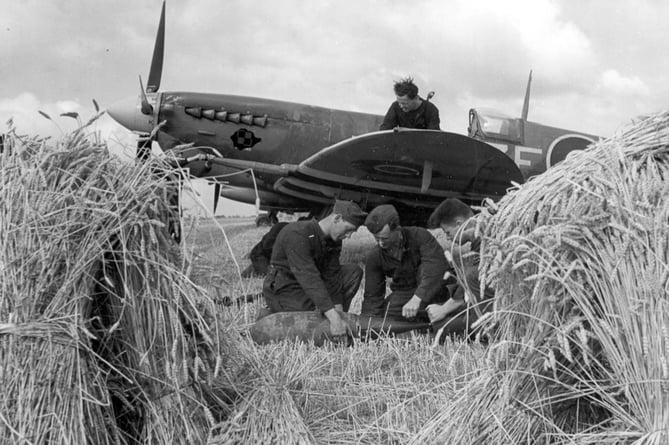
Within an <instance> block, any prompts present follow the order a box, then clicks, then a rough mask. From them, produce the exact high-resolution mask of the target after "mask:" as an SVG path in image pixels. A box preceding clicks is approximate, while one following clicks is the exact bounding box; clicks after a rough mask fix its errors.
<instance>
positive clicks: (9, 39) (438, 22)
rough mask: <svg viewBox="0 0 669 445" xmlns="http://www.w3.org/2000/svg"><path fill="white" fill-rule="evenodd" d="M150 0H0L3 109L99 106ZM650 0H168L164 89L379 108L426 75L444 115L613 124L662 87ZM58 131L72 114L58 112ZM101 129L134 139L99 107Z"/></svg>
mask: <svg viewBox="0 0 669 445" xmlns="http://www.w3.org/2000/svg"><path fill="white" fill-rule="evenodd" d="M161 4H162V1H161V0H113V1H112V0H109V1H101V0H49V1H44V0H20V1H16V0H14V1H9V0H0V11H1V12H0V33H2V34H1V37H0V121H1V122H0V124H2V129H1V130H0V131H3V130H4V127H5V125H4V122H5V121H7V120H8V119H9V118H10V117H13V119H14V123H15V125H16V126H17V128H18V130H19V132H22V133H28V134H40V135H51V134H57V133H58V131H59V130H58V129H57V128H56V126H55V125H54V124H53V123H51V122H49V121H47V120H46V119H44V118H43V117H41V116H40V115H39V114H38V112H37V110H43V111H45V112H47V113H48V114H50V115H51V116H53V117H55V116H58V115H59V114H60V113H62V112H66V111H77V112H78V113H80V114H81V115H82V116H84V117H89V116H92V115H93V114H94V108H93V104H92V101H91V99H93V98H95V99H96V100H97V101H98V103H99V104H100V106H101V107H103V108H104V107H106V106H108V105H111V104H112V103H114V102H115V101H117V100H120V99H123V98H126V97H129V96H136V95H137V94H138V93H139V82H138V76H139V75H141V76H142V78H143V79H144V80H145V81H146V78H147V76H148V70H149V65H150V63H151V54H152V51H153V44H154V40H155V33H156V29H157V25H158V20H159V16H160V7H161ZM668 22H669V2H664V1H661V0H649V1H644V0H634V1H632V0H629V1H627V0H624V1H620V0H591V1H588V0H571V1H568V0H527V1H514V0H476V1H471V0H466V1H457V0H453V1H452V0H412V1H399V0H371V1H365V0H336V1H335V0H333V1H320V0H273V1H269V0H253V1H250V0H245V1H242V0H226V1H220V0H179V1H176V0H173V1H168V2H167V10H166V47H165V63H164V69H163V76H162V83H161V87H160V89H161V91H168V90H181V91H202V92H212V93H229V94H238V95H246V96H256V97H267V98H273V99H282V100H288V101H292V102H301V103H308V104H312V105H320V106H325V107H331V108H339V109H347V110H355V111H364V112H370V113H377V114H383V113H385V111H386V109H387V108H388V105H389V104H390V102H391V101H392V100H393V97H394V96H393V93H392V84H393V81H394V80H397V79H399V78H401V77H404V76H412V77H414V79H415V81H416V83H417V84H418V86H419V88H420V92H421V94H422V95H424V94H426V93H427V92H428V91H430V90H433V91H435V92H436V95H435V96H434V98H433V99H432V101H433V102H434V103H435V104H436V105H437V106H438V107H439V109H440V114H441V120H442V129H443V130H446V131H451V132H455V133H466V129H467V112H468V110H469V108H472V107H487V108H495V109H498V110H500V111H503V112H505V113H507V114H509V115H512V116H519V115H520V111H521V108H522V101H523V95H524V91H525V84H526V82H527V76H528V73H529V71H530V69H532V70H533V71H534V74H533V83H532V99H531V102H530V112H529V120H531V121H535V122H540V123H544V124H548V125H552V126H558V127H565V128H569V129H572V130H579V131H584V132H588V133H592V134H597V135H601V136H610V135H611V134H613V132H615V131H616V129H619V128H620V127H621V126H624V125H626V124H628V123H629V122H630V121H631V120H632V119H633V118H635V117H637V116H639V115H643V114H648V113H654V112H658V111H662V110H663V109H665V108H666V106H667V102H668V99H669V82H668V81H667V74H666V73H668V72H669V57H667V53H668V52H667V50H666V45H667V42H669V38H668V37H669V27H668V26H667V23H668ZM56 121H57V123H58V126H59V127H60V128H62V129H63V131H67V130H68V129H71V128H73V127H74V124H75V122H74V121H73V120H72V119H67V118H60V119H56ZM97 128H98V130H99V131H100V132H101V133H102V134H103V136H105V137H108V138H110V139H113V140H116V141H120V142H121V143H123V144H125V143H130V144H132V145H134V143H132V138H133V137H134V136H132V135H130V134H128V133H127V132H126V131H125V130H123V129H122V128H120V127H119V126H118V125H117V124H115V123H114V122H113V121H111V120H110V119H108V118H105V119H101V120H100V121H99V123H98V124H97Z"/></svg>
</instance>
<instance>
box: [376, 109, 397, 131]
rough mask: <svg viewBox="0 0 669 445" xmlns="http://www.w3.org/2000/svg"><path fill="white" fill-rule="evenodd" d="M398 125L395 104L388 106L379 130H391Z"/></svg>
mask: <svg viewBox="0 0 669 445" xmlns="http://www.w3.org/2000/svg"><path fill="white" fill-rule="evenodd" d="M398 125H399V121H398V120H397V112H396V111H395V102H393V103H392V104H390V108H388V111H387V112H386V116H385V117H384V118H383V123H381V126H380V127H379V130H392V129H393V128H395V127H397V126H398Z"/></svg>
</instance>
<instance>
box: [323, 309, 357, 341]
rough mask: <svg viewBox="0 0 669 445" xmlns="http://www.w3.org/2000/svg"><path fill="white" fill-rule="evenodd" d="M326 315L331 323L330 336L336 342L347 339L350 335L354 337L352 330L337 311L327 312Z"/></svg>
mask: <svg viewBox="0 0 669 445" xmlns="http://www.w3.org/2000/svg"><path fill="white" fill-rule="evenodd" d="M324 315H325V316H326V317H327V319H328V320H329V321H330V334H331V335H332V337H333V339H334V340H341V339H342V337H344V338H345V337H346V335H348V334H351V335H352V332H351V328H350V327H349V325H348V323H346V321H345V320H344V319H343V318H342V317H341V315H339V312H338V311H337V309H335V308H332V309H330V310H328V311H325V314H324Z"/></svg>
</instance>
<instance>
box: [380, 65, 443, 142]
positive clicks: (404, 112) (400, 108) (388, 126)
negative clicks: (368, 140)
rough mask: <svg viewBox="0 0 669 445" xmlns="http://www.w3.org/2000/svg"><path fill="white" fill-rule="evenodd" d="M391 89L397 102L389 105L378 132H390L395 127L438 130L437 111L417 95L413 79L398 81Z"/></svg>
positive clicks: (432, 105)
mask: <svg viewBox="0 0 669 445" xmlns="http://www.w3.org/2000/svg"><path fill="white" fill-rule="evenodd" d="M393 89H394V91H395V96H397V100H396V101H395V102H393V103H392V104H390V108H389V109H388V112H387V113H386V116H385V117H384V118H383V123H382V124H381V127H380V128H379V130H392V129H393V128H395V127H404V128H419V129H423V130H425V129H427V130H440V128H439V109H438V108H437V107H436V106H435V105H434V104H433V103H432V102H430V101H429V100H424V99H422V98H421V97H420V96H419V95H418V87H417V86H416V85H415V84H414V83H413V78H411V77H407V78H405V79H400V80H398V81H397V82H395V85H394V87H393Z"/></svg>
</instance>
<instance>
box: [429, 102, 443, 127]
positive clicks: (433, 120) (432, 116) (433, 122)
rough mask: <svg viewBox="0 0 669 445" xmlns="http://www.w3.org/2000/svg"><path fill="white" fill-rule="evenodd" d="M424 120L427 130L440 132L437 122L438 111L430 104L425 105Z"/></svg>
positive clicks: (438, 122) (438, 121)
mask: <svg viewBox="0 0 669 445" xmlns="http://www.w3.org/2000/svg"><path fill="white" fill-rule="evenodd" d="M425 120H426V121H427V122H426V123H427V129H428V130H441V127H440V126H439V124H440V123H441V122H440V120H439V109H438V108H437V106H436V105H434V104H433V103H432V102H428V103H427V107H426V109H425Z"/></svg>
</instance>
